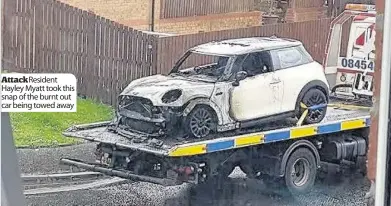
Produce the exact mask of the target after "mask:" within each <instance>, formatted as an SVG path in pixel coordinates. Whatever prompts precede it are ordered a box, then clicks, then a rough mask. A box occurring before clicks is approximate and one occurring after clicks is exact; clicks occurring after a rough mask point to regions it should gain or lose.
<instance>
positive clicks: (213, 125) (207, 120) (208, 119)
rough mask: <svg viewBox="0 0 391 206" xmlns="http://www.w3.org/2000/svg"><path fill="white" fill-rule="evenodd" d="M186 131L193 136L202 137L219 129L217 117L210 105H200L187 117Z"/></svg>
mask: <svg viewBox="0 0 391 206" xmlns="http://www.w3.org/2000/svg"><path fill="white" fill-rule="evenodd" d="M184 127H185V131H186V132H187V134H188V135H189V136H190V137H192V138H197V139H202V138H206V137H209V135H210V134H212V133H214V132H216V131H217V117H216V114H215V113H214V111H213V110H212V109H211V108H209V107H208V106H203V105H198V106H196V107H194V109H193V110H192V111H191V112H190V113H189V115H188V116H187V117H186V119H185V125H184Z"/></svg>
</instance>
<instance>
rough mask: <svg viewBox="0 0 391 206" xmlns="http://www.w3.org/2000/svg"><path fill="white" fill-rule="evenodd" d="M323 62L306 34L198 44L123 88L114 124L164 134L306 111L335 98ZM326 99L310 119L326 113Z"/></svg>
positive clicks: (199, 134) (195, 133)
mask: <svg viewBox="0 0 391 206" xmlns="http://www.w3.org/2000/svg"><path fill="white" fill-rule="evenodd" d="M328 99H329V85H328V82H327V80H326V77H325V74H324V70H323V67H322V66H321V65H320V64H319V63H317V62H316V61H314V60H313V58H312V57H311V56H310V54H309V53H308V52H307V51H306V49H305V48H304V46H303V45H302V43H301V42H299V41H296V40H291V39H282V38H276V37H253V38H242V39H231V40H224V41H219V42H210V43H206V44H202V45H199V46H196V47H194V48H191V49H190V50H188V51H187V52H186V53H185V54H184V55H183V56H182V57H181V58H180V59H179V60H178V62H177V63H176V64H175V65H174V67H173V69H172V70H171V72H170V73H169V74H168V75H154V76H149V77H145V78H141V79H137V80H134V81H132V82H131V83H130V84H129V85H128V86H127V87H126V88H125V89H124V90H123V91H122V93H121V94H120V98H119V105H118V109H117V117H116V120H115V124H116V127H117V128H121V129H122V130H121V131H126V132H127V133H128V134H137V135H145V136H152V137H161V136H167V135H176V134H179V133H181V132H183V134H185V135H187V136H188V137H193V138H205V137H207V136H209V135H210V134H212V133H219V132H224V131H229V130H235V129H242V128H249V127H254V126H260V127H261V125H262V124H265V123H268V122H270V121H276V120H280V119H286V118H291V117H297V118H298V117H300V116H301V114H302V113H303V112H304V110H303V109H302V107H301V106H300V103H301V102H302V103H304V104H305V105H306V106H314V105H324V104H327V103H328ZM326 109H327V107H319V108H318V109H314V110H311V111H310V112H309V114H308V115H307V116H306V118H305V119H304V123H306V124H312V123H318V122H320V121H322V119H323V118H324V116H325V114H326Z"/></svg>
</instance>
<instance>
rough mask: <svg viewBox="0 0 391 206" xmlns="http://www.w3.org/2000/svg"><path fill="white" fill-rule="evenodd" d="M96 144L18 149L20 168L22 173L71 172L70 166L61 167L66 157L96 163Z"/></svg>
mask: <svg viewBox="0 0 391 206" xmlns="http://www.w3.org/2000/svg"><path fill="white" fill-rule="evenodd" d="M95 145H96V144H95V143H86V144H80V145H75V146H67V147H59V148H41V149H18V150H17V155H18V158H19V166H20V170H21V172H22V173H26V174H45V173H58V172H59V171H63V170H69V166H65V165H59V160H60V159H61V158H64V157H72V158H78V159H80V158H81V159H84V160H86V161H94V156H93V155H94V151H95Z"/></svg>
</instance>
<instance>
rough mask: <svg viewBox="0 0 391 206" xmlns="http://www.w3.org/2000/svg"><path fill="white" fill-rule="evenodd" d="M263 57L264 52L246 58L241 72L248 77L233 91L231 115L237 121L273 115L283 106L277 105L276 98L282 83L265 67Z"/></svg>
mask: <svg viewBox="0 0 391 206" xmlns="http://www.w3.org/2000/svg"><path fill="white" fill-rule="evenodd" d="M264 52H265V51H264ZM263 55H265V53H263ZM261 56H262V52H257V53H251V54H248V55H247V56H246V58H245V59H244V61H243V63H242V64H241V70H242V71H246V72H247V73H248V77H247V78H245V79H244V80H242V81H240V82H239V85H237V86H234V87H233V88H232V90H231V98H230V114H231V116H232V117H233V118H234V119H236V120H237V121H245V120H252V119H257V118H261V117H264V116H269V115H273V114H276V113H278V111H279V110H280V105H281V104H280V103H277V104H276V103H275V96H276V95H277V96H279V93H280V91H281V90H280V89H279V86H280V85H281V84H282V81H280V80H279V79H278V78H276V76H275V75H274V74H273V73H272V72H270V71H269V69H270V65H269V68H268V67H265V65H264V63H263V62H262V61H261ZM268 56H269V57H270V55H268Z"/></svg>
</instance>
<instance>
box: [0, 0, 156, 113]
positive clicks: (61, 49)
mask: <svg viewBox="0 0 391 206" xmlns="http://www.w3.org/2000/svg"><path fill="white" fill-rule="evenodd" d="M4 3H5V5H4V8H5V9H4V10H3V11H4V12H5V13H4V17H5V20H4V27H3V30H4V32H3V34H4V38H3V39H4V41H3V49H4V50H3V65H4V68H3V69H7V70H10V71H14V72H39V73H45V72H57V73H72V74H74V75H75V76H76V77H77V80H78V85H77V87H78V88H77V89H78V92H79V93H80V94H82V95H86V96H88V97H91V98H95V99H99V100H101V101H102V102H104V103H107V104H112V105H115V103H116V99H117V95H118V92H120V91H121V90H122V89H123V88H124V87H125V86H126V85H127V84H128V83H129V82H130V81H131V80H133V79H136V78H140V77H142V76H147V75H151V74H155V73H156V58H157V54H156V53H157V46H158V45H157V43H158V41H157V40H158V37H156V36H154V35H149V34H145V33H143V32H141V31H137V30H134V29H132V28H129V27H125V26H123V25H120V24H117V23H115V22H112V21H110V20H108V19H105V18H102V17H99V16H96V15H94V14H91V13H88V12H86V11H82V10H79V9H76V8H74V7H71V6H68V5H66V4H63V3H60V2H57V1H54V0H6V1H5V2H4Z"/></svg>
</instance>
